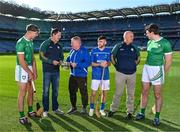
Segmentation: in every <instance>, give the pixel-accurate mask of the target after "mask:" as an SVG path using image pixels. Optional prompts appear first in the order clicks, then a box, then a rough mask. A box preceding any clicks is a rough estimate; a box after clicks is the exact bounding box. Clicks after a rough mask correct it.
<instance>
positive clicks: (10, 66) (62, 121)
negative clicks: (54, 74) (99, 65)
mask: <svg viewBox="0 0 180 132" xmlns="http://www.w3.org/2000/svg"><path fill="white" fill-rule="evenodd" d="M145 58H146V53H145V52H141V63H140V65H139V66H138V71H137V83H136V93H135V113H136V112H137V111H138V110H139V101H140V92H141V73H142V68H143V64H144V61H145ZM36 60H37V68H38V80H37V81H36V87H37V95H38V97H39V99H40V100H41V97H42V66H41V62H40V60H39V57H38V55H37V56H36ZM14 69H15V55H7V56H6V55H5V56H0V131H27V130H28V131H118V130H119V131H120V130H121V131H123V130H124V131H152V130H159V131H180V52H175V53H174V54H173V65H172V68H171V71H170V72H169V73H168V74H167V75H166V83H165V85H164V88H163V89H164V91H163V92H164V105H163V109H162V112H161V122H162V124H161V125H160V126H159V127H158V128H155V127H153V126H152V122H151V121H152V119H153V118H154V115H153V114H152V113H151V106H152V105H153V101H154V97H153V92H152V90H151V94H150V96H149V103H148V107H147V110H146V117H147V119H145V121H144V122H143V121H141V122H138V121H126V120H124V118H123V117H124V116H125V111H126V108H125V99H126V97H125V94H124V95H123V97H122V99H121V104H120V108H119V112H118V113H117V114H115V115H114V116H113V117H112V118H108V117H104V118H101V119H97V118H96V117H95V116H94V117H88V116H82V115H80V113H79V112H77V113H76V114H74V115H67V114H65V115H64V116H57V115H55V114H54V113H52V112H51V111H50V115H49V117H48V118H45V119H42V120H38V119H33V120H32V119H30V121H31V122H32V127H25V126H22V125H21V124H19V122H18V116H19V114H18V111H17V104H16V103H17V96H18V88H17V85H16V82H15V81H14ZM114 71H115V70H114V68H113V67H112V66H111V69H110V72H111V90H110V91H109V93H108V97H107V103H106V110H108V109H109V105H110V103H111V101H112V97H113V94H114V90H115V81H114ZM68 77H69V71H68V70H64V69H61V79H60V88H59V97H58V101H59V104H60V108H61V109H62V110H63V111H64V112H67V110H68V109H69V108H70V101H69V94H68ZM90 81H91V68H89V76H88V92H89V93H90ZM124 93H125V91H124ZM50 95H51V94H50ZM78 96H79V97H78V103H77V105H78V110H79V111H80V109H81V100H80V94H79V93H78ZM50 102H51V96H50ZM34 108H35V107H34ZM50 110H51V106H50ZM25 112H27V106H25Z"/></svg>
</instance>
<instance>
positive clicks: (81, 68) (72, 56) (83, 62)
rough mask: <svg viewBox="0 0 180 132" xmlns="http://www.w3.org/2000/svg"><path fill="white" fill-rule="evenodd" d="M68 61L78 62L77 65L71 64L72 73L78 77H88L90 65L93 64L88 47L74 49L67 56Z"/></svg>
mask: <svg viewBox="0 0 180 132" xmlns="http://www.w3.org/2000/svg"><path fill="white" fill-rule="evenodd" d="M66 61H67V62H71V63H76V64H77V65H76V67H75V68H73V67H72V66H71V73H70V74H71V75H72V76H77V77H86V76H87V73H88V67H89V66H90V64H91V60H90V55H89V52H88V50H87V49H86V48H84V47H82V46H81V47H80V49H78V50H74V49H72V50H71V51H70V53H69V56H68V57H67V60H66Z"/></svg>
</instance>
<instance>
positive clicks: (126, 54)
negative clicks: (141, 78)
mask: <svg viewBox="0 0 180 132" xmlns="http://www.w3.org/2000/svg"><path fill="white" fill-rule="evenodd" d="M112 55H113V58H114V59H115V61H116V64H115V65H114V66H115V68H116V70H117V71H119V72H121V73H124V74H133V73H135V72H136V61H137V60H138V57H139V56H140V53H139V50H138V48H137V47H136V46H135V45H133V44H130V45H127V44H125V43H124V42H123V43H121V44H116V45H115V46H114V48H113V50H112Z"/></svg>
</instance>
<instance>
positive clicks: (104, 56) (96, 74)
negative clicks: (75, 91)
mask: <svg viewBox="0 0 180 132" xmlns="http://www.w3.org/2000/svg"><path fill="white" fill-rule="evenodd" d="M105 45H106V37H104V36H100V37H99V38H98V47H96V48H94V49H92V51H91V65H92V83H91V89H92V92H91V97H90V101H91V103H90V110H89V116H93V113H94V102H95V98H96V92H97V90H98V88H99V87H100V88H101V102H102V103H101V108H100V114H101V115H102V116H105V115H106V113H105V112H104V108H105V102H106V94H107V90H109V84H110V82H109V68H108V66H110V58H111V50H110V49H109V48H106V47H105Z"/></svg>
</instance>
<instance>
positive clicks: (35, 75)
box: [33, 72, 38, 80]
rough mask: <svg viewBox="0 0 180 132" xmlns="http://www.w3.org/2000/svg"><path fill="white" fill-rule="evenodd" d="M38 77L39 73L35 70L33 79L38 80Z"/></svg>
mask: <svg viewBox="0 0 180 132" xmlns="http://www.w3.org/2000/svg"><path fill="white" fill-rule="evenodd" d="M37 78H38V75H37V73H35V72H34V79H33V80H36V79H37Z"/></svg>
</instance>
